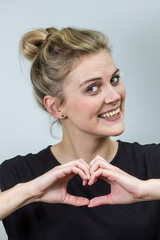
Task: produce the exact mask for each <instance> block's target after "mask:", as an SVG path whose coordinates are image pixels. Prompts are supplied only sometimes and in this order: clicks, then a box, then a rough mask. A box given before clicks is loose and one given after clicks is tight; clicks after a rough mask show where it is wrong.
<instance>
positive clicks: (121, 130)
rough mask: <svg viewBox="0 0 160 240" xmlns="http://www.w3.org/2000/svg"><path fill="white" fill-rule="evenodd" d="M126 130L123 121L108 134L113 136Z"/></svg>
mask: <svg viewBox="0 0 160 240" xmlns="http://www.w3.org/2000/svg"><path fill="white" fill-rule="evenodd" d="M124 130H125V125H124V123H123V124H122V125H121V126H117V127H115V128H114V129H113V131H111V132H110V134H108V136H111V137H116V136H119V135H121V134H122V133H123V132H124Z"/></svg>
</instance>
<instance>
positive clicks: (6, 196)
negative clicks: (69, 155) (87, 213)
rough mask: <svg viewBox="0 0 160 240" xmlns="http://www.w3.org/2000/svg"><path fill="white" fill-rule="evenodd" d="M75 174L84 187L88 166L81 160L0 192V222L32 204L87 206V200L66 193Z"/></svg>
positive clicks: (88, 174)
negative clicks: (80, 179)
mask: <svg viewBox="0 0 160 240" xmlns="http://www.w3.org/2000/svg"><path fill="white" fill-rule="evenodd" d="M76 174H78V175H79V176H80V177H81V178H82V180H83V185H86V184H87V182H88V179H89V178H90V173H89V166H88V164H87V163H85V162H84V161H83V160H82V159H80V160H75V161H71V162H69V163H67V164H64V165H60V166H57V167H55V168H53V169H51V170H50V171H48V172H46V173H45V174H43V175H41V176H40V177H37V178H35V179H34V180H31V181H29V182H26V183H20V184H17V185H16V186H14V187H12V188H10V189H9V190H6V191H4V192H1V191H0V220H2V219H4V218H6V217H7V216H8V215H10V214H11V213H13V212H15V211H16V210H18V209H19V208H21V207H23V206H25V205H27V204H29V203H32V202H39V201H41V202H46V203H65V204H71V205H74V206H84V205H88V204H89V200H88V199H87V198H83V197H80V196H73V195H70V194H69V193H67V184H68V182H69V180H71V178H73V177H74V176H75V175H76Z"/></svg>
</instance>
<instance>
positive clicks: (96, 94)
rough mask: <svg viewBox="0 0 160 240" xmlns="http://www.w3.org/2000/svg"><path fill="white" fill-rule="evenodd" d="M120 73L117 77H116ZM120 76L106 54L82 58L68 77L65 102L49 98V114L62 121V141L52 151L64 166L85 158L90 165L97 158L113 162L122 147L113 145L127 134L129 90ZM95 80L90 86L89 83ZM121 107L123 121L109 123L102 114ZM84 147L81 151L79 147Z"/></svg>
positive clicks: (116, 144)
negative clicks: (126, 95)
mask: <svg viewBox="0 0 160 240" xmlns="http://www.w3.org/2000/svg"><path fill="white" fill-rule="evenodd" d="M115 72H117V73H116V74H114V73H115ZM119 76H120V73H119V71H117V66H116V65H115V64H114V62H113V59H112V57H111V56H110V54H109V53H108V52H107V51H106V50H101V51H99V52H98V53H95V54H90V55H87V56H83V57H81V58H80V60H79V62H78V64H77V66H76V67H75V69H74V70H73V71H72V72H71V74H70V75H69V76H68V79H67V82H66V84H65V87H64V97H65V101H64V104H63V105H62V106H59V103H58V100H57V99H55V98H53V97H51V96H46V97H45V98H44V104H45V106H46V108H47V110H48V112H49V113H50V114H51V115H53V116H54V117H56V118H59V119H61V115H62V114H63V115H64V116H65V118H64V119H62V120H61V122H62V126H63V137H62V141H61V142H60V143H59V144H57V145H55V146H53V147H52V152H53V154H54V155H55V156H56V157H57V159H58V160H59V161H60V163H62V164H63V163H66V162H68V161H71V160H74V159H79V158H83V159H84V160H85V161H86V162H87V163H89V162H90V161H91V160H92V159H93V158H94V157H95V156H96V155H97V154H99V155H101V156H102V157H104V158H105V159H106V160H107V161H111V160H112V158H113V157H114V155H115V154H116V152H117V148H118V143H117V142H114V141H111V140H110V136H116V135H119V134H121V133H122V132H123V131H124V120H123V118H124V105H125V88H124V85H123V84H122V82H121V81H120V79H119ZM88 80H91V81H89V82H86V81H88ZM118 107H120V111H121V113H120V117H119V119H117V120H116V121H107V120H104V119H102V118H100V117H99V115H100V114H102V113H105V112H110V111H113V110H114V109H117V108H118ZM79 146H81V147H79Z"/></svg>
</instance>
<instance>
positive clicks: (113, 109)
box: [98, 106, 120, 117]
mask: <svg viewBox="0 0 160 240" xmlns="http://www.w3.org/2000/svg"><path fill="white" fill-rule="evenodd" d="M118 108H120V106H117V107H116V108H112V109H110V110H109V111H106V112H103V113H100V114H99V115H98V117H99V116H100V115H102V114H106V113H109V112H113V111H115V110H117V109H118Z"/></svg>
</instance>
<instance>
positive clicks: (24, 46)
mask: <svg viewBox="0 0 160 240" xmlns="http://www.w3.org/2000/svg"><path fill="white" fill-rule="evenodd" d="M57 31H58V30H57V29H56V28H46V29H36V30H34V31H30V32H27V33H26V34H25V35H24V36H23V37H22V39H21V42H20V51H21V52H22V54H23V56H24V57H26V58H27V59H28V60H31V61H33V60H34V59H35V57H36V56H37V54H38V53H39V52H40V50H41V48H42V45H43V43H44V41H45V40H46V38H47V36H48V34H53V33H54V32H57Z"/></svg>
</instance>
